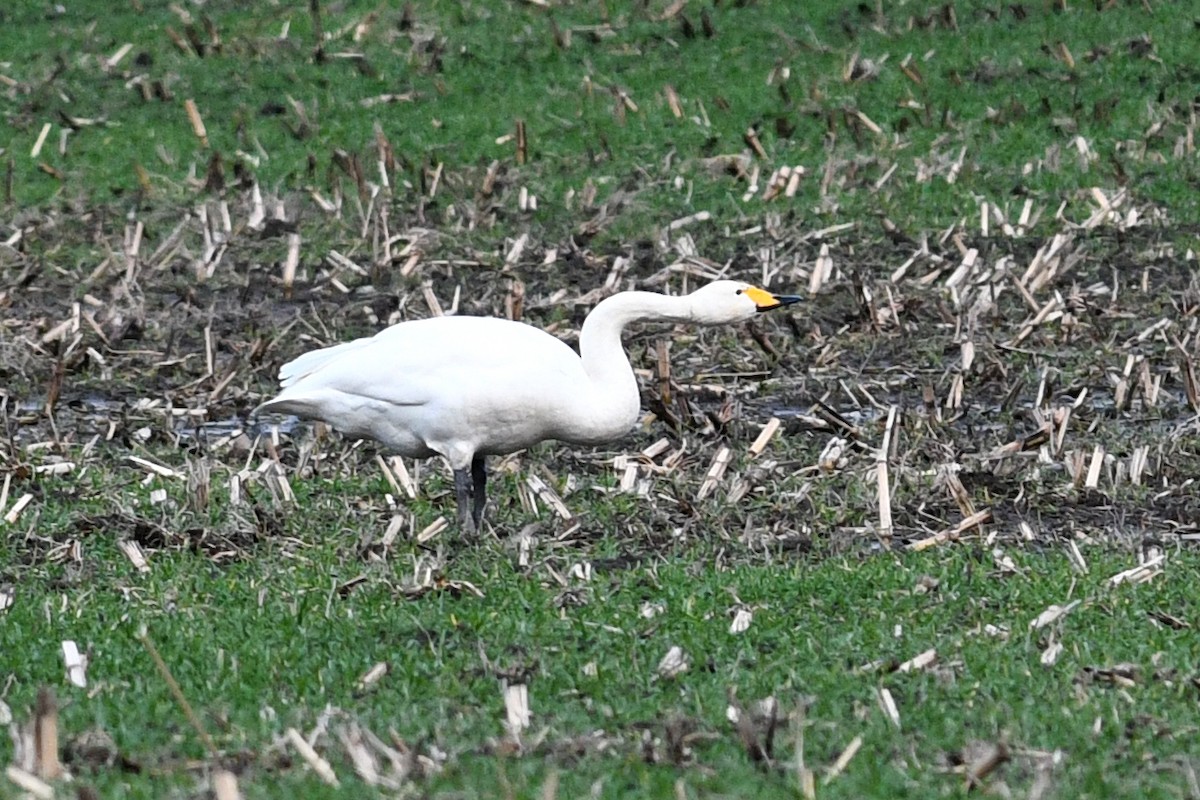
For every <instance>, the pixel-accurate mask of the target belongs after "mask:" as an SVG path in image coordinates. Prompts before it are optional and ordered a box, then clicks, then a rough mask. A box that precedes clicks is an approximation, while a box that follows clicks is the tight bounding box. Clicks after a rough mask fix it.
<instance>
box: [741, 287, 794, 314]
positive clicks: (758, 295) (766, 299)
mask: <svg viewBox="0 0 1200 800" xmlns="http://www.w3.org/2000/svg"><path fill="white" fill-rule="evenodd" d="M742 292H743V294H745V295H746V296H747V297H749V298H750V299H751V300H753V301H754V305H755V306H757V307H758V310H759V311H770V310H772V309H775V308H779V307H781V306H790V305H792V304H793V303H799V302H800V300H801V299H802V298H801V297H800V296H799V295H795V294H779V295H776V294H771V293H770V292H768V291H767V290H766V289H760V288H758V287H757V286H751V287H749V288H748V289H743V290H742Z"/></svg>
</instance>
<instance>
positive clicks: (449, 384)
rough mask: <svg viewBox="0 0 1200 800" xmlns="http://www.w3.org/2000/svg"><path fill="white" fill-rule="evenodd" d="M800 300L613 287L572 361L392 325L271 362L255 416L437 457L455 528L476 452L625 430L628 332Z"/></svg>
mask: <svg viewBox="0 0 1200 800" xmlns="http://www.w3.org/2000/svg"><path fill="white" fill-rule="evenodd" d="M799 299H800V298H798V297H794V296H775V295H773V294H771V293H770V292H767V291H765V290H763V289H759V288H757V287H754V286H751V285H749V284H746V283H741V282H738V281H716V282H715V283H711V284H709V285H707V286H705V287H703V288H701V289H699V290H697V291H695V292H693V293H691V294H689V295H684V296H682V297H670V296H667V295H662V294H654V293H651V292H621V293H618V294H615V295H613V296H612V297H609V298H607V299H605V300H604V301H602V302H601V303H600V304H599V305H597V306H596V308H595V309H593V310H592V312H591V313H590V314H589V315H588V316H587V319H586V320H585V321H584V325H583V330H582V331H581V332H580V337H579V347H580V354H579V355H576V354H575V351H573V350H572V349H571V348H570V347H569V346H567V345H566V344H564V343H563V342H561V341H559V340H558V339H556V338H554V337H553V336H551V335H550V334H548V333H546V332H545V331H542V330H539V329H537V328H534V327H532V326H530V325H526V324H524V323H520V322H513V321H511V320H506V319H498V318H494V317H435V318H432V319H424V320H416V321H412V322H402V323H399V324H397V325H393V326H392V327H390V328H386V329H384V330H383V331H380V332H379V333H378V334H376V335H375V336H371V337H368V338H363V339H355V340H354V341H351V342H346V343H343V344H338V345H333V346H331V347H326V348H323V349H321V350H314V351H312V352H309V353H305V354H304V355H301V356H299V357H298V358H296V359H294V360H293V361H290V362H288V363H286V364H284V365H283V366H282V367H281V368H280V370H279V381H280V386H281V387H282V391H281V392H280V393H279V395H278V396H276V397H275V398H274V399H272V400H269V401H267V402H266V403H263V404H262V405H261V406H259V407H258V408H257V409H256V410H255V412H254V413H255V414H257V413H260V412H274V413H286V414H295V415H297V416H299V417H303V418H306V419H319V420H323V421H325V422H327V423H328V424H329V425H331V426H332V427H333V428H335V429H337V430H339V431H341V432H342V433H344V434H346V435H347V436H352V437H358V438H368V439H374V440H376V441H378V442H379V443H380V444H382V445H383V446H384V447H386V448H387V449H389V450H391V451H393V452H395V453H398V454H400V455H404V456H409V457H428V456H433V455H442V456H445V457H446V459H447V460H448V461H449V462H450V466H451V468H452V469H453V470H454V475H455V495H456V499H457V502H458V518H459V523H460V524H461V525H462V526H463V527H466V528H472V527H477V526H478V525H479V524H480V523H481V522H482V517H483V510H484V505H485V502H486V493H485V492H486V473H485V471H484V457H485V456H489V455H503V454H506V453H512V452H515V451H517V450H520V449H522V448H525V447H529V446H530V445H532V444H535V443H537V442H540V441H543V440H545V439H558V440H561V441H565V442H573V443H578V444H599V443H601V442H608V441H612V440H614V439H617V438H620V437H621V436H623V435H624V434H625V433H627V432H628V431H629V430H630V428H632V426H633V425H634V423H635V422H636V421H637V415H638V409H639V407H640V401H639V397H638V386H637V380H636V378H635V377H634V374H633V369H632V367H631V366H630V364H629V359H628V357H627V356H626V354H625V351H624V348H623V347H622V344H621V332H622V330H623V329H624V328H625V326H626V325H627V324H629V323H630V322H634V321H638V320H661V321H666V322H696V323H700V324H707V325H716V324H722V323H730V322H737V321H739V320H744V319H749V318H750V317H752V316H754V314H755V313H756V312H759V311H767V310H770V309H772V308H778V307H780V306H784V305H790V304H791V303H794V302H797V301H798V300H799ZM472 496H473V499H474V502H473V503H472V502H471V500H472ZM468 505H470V514H469V515H468Z"/></svg>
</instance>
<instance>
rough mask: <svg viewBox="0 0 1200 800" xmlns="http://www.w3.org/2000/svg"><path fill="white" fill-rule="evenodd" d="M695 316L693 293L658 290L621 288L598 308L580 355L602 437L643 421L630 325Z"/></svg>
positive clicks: (589, 403)
mask: <svg viewBox="0 0 1200 800" xmlns="http://www.w3.org/2000/svg"><path fill="white" fill-rule="evenodd" d="M691 318H692V316H691V303H690V301H689V300H688V298H687V297H669V296H667V295H662V294H654V293H653V292H621V293H620V294H615V295H613V296H612V297H609V298H607V299H605V300H603V301H602V302H601V303H600V304H599V305H597V306H596V307H595V308H594V309H592V313H590V314H588V316H587V319H586V320H584V322H583V330H582V331H580V333H579V355H580V357H581V358H582V359H583V368H584V370H585V371H586V372H587V375H588V378H589V379H590V383H591V387H590V388H585V387H580V391H581V394H583V393H585V392H586V394H587V395H588V396H587V397H586V398H581V400H582V401H583V402H584V403H585V404H586V405H587V407H588V412H587V414H586V417H587V418H588V419H589V420H590V423H591V424H590V425H589V428H592V429H594V433H595V438H596V440H598V441H603V440H606V439H612V438H615V437H617V436H620V435H622V434H624V433H626V432H627V431H628V430H629V428H631V427H632V426H633V424H634V423H635V422H636V421H637V415H638V410H639V409H640V408H641V399H640V397H639V396H638V385H637V378H636V377H634V374H633V367H632V366H631V365H630V363H629V357H628V356H627V355H626V354H625V347H624V346H623V345H622V344H621V333H622V331H624V330H625V326H626V325H628V324H629V323H631V322H637V321H638V320H661V321H663V322H686V321H688V320H690V319H691Z"/></svg>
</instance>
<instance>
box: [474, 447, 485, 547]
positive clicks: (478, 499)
mask: <svg viewBox="0 0 1200 800" xmlns="http://www.w3.org/2000/svg"><path fill="white" fill-rule="evenodd" d="M471 480H472V482H473V484H474V486H473V487H472V488H473V491H474V495H475V503H474V505H473V506H472V507H471V517H472V518H473V519H474V520H475V529H476V530H483V509H484V508H485V507H486V506H487V470H486V469H484V464H483V456H475V459H474V460H473V461H472V462H471Z"/></svg>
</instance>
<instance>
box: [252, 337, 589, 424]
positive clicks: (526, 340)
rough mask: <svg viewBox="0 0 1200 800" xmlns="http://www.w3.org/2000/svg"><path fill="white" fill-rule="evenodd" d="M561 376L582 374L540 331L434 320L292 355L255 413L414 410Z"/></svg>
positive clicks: (568, 351)
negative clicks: (349, 405)
mask: <svg viewBox="0 0 1200 800" xmlns="http://www.w3.org/2000/svg"><path fill="white" fill-rule="evenodd" d="M556 367H558V369H556ZM560 370H565V372H566V373H567V374H566V375H563V374H561V373H560V378H559V380H560V381H564V380H569V379H574V380H575V381H576V382H577V380H578V379H579V377H580V376H581V375H582V374H583V373H582V366H581V365H580V363H579V359H578V357H577V356H576V355H575V354H574V352H573V351H572V350H571V349H570V348H569V347H568V346H567V345H565V344H564V343H562V342H561V341H559V340H558V339H555V338H554V337H553V336H551V335H549V334H547V333H545V332H544V331H540V330H538V329H536V328H533V327H531V326H529V325H524V324H521V323H516V322H510V321H508V320H502V319H495V318H484V317H438V318H434V319H427V320H419V321H414V322H405V323H401V324H399V325H394V326H392V327H390V328H386V329H384V330H383V331H381V332H380V333H378V334H376V335H375V336H372V337H368V338H363V339H355V340H353V341H350V342H345V343H343V344H338V345H334V346H332V347H326V348H323V349H321V350H314V351H312V352H310V353H305V354H304V355H302V356H299V357H298V358H296V359H294V360H292V361H290V362H288V363H287V364H284V365H283V367H282V368H281V369H280V371H279V377H280V381H281V383H282V385H283V391H282V392H280V394H279V396H278V397H276V398H275V399H274V400H271V401H269V402H267V403H264V404H263V405H262V406H260V410H263V411H282V412H290V413H299V414H304V415H312V414H313V412H314V411H317V408H316V406H320V405H323V404H326V403H329V402H331V400H332V399H333V398H339V399H340V401H341V402H364V403H368V404H376V403H378V404H384V405H390V406H419V405H424V404H427V403H430V402H434V401H440V402H446V401H451V402H453V401H455V400H459V401H461V400H462V399H464V398H466V397H469V396H472V395H476V394H478V393H484V394H492V393H495V392H496V390H497V388H498V384H504V385H506V386H507V387H508V392H509V393H510V396H511V395H512V394H514V393H515V394H524V391H521V390H522V389H526V390H528V391H530V392H536V391H538V384H539V383H542V381H543V380H544V379H545V377H546V375H547V373H548V372H551V371H553V372H559V371H560ZM501 394H503V392H501ZM318 416H319V414H318Z"/></svg>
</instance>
